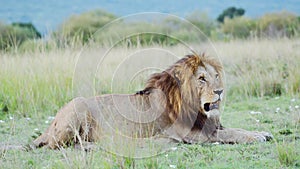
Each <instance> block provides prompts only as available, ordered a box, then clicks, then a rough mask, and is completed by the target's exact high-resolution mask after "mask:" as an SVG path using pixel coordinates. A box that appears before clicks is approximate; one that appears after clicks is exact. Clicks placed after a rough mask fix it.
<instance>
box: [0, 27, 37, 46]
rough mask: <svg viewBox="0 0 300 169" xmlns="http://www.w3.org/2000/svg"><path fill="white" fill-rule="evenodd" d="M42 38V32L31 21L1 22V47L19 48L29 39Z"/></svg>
mask: <svg viewBox="0 0 300 169" xmlns="http://www.w3.org/2000/svg"><path fill="white" fill-rule="evenodd" d="M38 38H41V34H40V33H39V32H38V31H37V30H36V28H35V27H34V26H33V25H32V24H31V23H13V24H11V25H7V24H3V23H1V24H0V49H1V50H8V49H13V48H18V47H19V46H20V45H21V44H22V43H23V42H25V41H26V40H28V39H38Z"/></svg>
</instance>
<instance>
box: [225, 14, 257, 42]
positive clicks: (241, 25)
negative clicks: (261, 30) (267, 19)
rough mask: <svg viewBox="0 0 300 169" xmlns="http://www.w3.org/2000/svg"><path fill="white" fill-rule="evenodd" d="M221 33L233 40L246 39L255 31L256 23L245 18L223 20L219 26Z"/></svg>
mask: <svg viewBox="0 0 300 169" xmlns="http://www.w3.org/2000/svg"><path fill="white" fill-rule="evenodd" d="M221 29H222V31H223V33H225V34H228V35H230V36H232V37H234V38H247V37H249V36H250V35H251V32H254V31H255V29H256V22H255V21H254V20H252V19H249V18H246V17H235V18H233V19H229V18H225V20H224V23H223V24H222V25H221Z"/></svg>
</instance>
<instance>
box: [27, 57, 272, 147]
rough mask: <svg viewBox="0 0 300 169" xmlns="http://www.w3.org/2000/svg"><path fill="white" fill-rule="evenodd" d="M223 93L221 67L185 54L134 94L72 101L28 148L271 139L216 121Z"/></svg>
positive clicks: (209, 59) (250, 141)
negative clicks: (123, 139) (121, 140)
mask: <svg viewBox="0 0 300 169" xmlns="http://www.w3.org/2000/svg"><path fill="white" fill-rule="evenodd" d="M223 92H224V87H223V83H222V66H221V64H220V63H219V62H218V61H217V60H214V59H212V58H209V57H206V56H204V55H202V56H197V55H188V56H186V57H184V58H182V59H180V60H179V61H177V62H176V63H175V64H174V65H172V66H171V67H170V68H168V69H166V70H165V71H163V72H161V73H155V74H153V75H152V76H151V77H150V78H149V80H148V81H147V83H146V87H145V88H144V90H141V91H139V92H137V93H135V94H128V95H118V94H111V95H101V96H96V97H92V98H75V99H73V100H72V101H71V102H70V103H68V104H67V105H65V106H64V107H63V108H62V109H61V110H59V111H58V113H57V115H56V116H55V119H54V120H53V121H52V123H51V125H50V127H49V128H48V129H47V130H46V131H45V132H44V133H43V134H42V135H41V136H39V137H38V138H37V139H36V140H34V142H33V143H34V145H35V146H36V147H42V146H47V147H49V148H52V149H55V148H58V147H60V146H64V145H69V144H70V143H76V142H81V141H87V142H93V141H97V140H101V139H103V138H104V137H113V136H112V135H114V134H116V133H121V134H122V135H125V136H127V137H136V138H149V137H154V136H164V137H167V138H171V139H174V140H177V141H182V142H185V143H203V142H221V143H252V142H254V141H267V140H269V139H271V138H272V135H271V134H269V133H267V132H251V131H246V130H242V129H233V128H225V127H223V126H222V125H221V123H220V120H219V114H220V113H219V107H220V103H221V101H222V96H223ZM110 134H111V135H110Z"/></svg>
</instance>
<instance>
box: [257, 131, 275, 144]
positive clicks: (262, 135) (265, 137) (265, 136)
mask: <svg viewBox="0 0 300 169" xmlns="http://www.w3.org/2000/svg"><path fill="white" fill-rule="evenodd" d="M253 137H254V138H255V140H256V141H259V142H265V141H270V140H272V139H273V138H274V137H273V135H272V134H271V133H268V132H265V131H262V132H253Z"/></svg>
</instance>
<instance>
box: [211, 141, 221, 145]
mask: <svg viewBox="0 0 300 169" xmlns="http://www.w3.org/2000/svg"><path fill="white" fill-rule="evenodd" d="M212 144H213V145H219V144H220V143H219V142H214V143H212Z"/></svg>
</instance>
